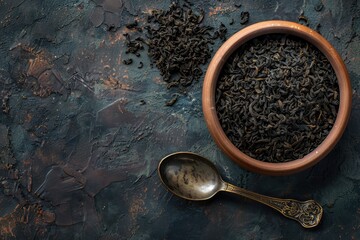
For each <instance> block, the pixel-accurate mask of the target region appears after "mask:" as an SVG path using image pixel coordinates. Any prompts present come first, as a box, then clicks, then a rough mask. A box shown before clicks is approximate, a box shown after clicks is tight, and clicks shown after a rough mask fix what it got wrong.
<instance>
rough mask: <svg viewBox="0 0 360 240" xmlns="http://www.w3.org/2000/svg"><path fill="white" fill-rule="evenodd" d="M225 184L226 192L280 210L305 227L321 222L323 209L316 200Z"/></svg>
mask: <svg viewBox="0 0 360 240" xmlns="http://www.w3.org/2000/svg"><path fill="white" fill-rule="evenodd" d="M225 185H226V188H225V191H226V192H231V193H235V194H238V195H240V196H243V197H246V198H249V199H252V200H255V201H257V202H260V203H263V204H265V205H267V206H269V207H271V208H273V209H275V210H278V211H279V212H280V213H281V214H282V215H284V216H285V217H288V218H291V219H294V220H296V221H298V222H299V223H300V224H301V225H302V226H303V227H305V228H312V227H315V226H317V225H318V224H319V223H320V220H321V217H322V214H323V209H322V207H321V206H320V204H319V203H317V202H315V201H314V200H308V201H304V202H301V201H298V200H294V199H280V198H274V197H267V196H264V195H261V194H258V193H254V192H250V191H248V190H245V189H243V188H240V187H237V186H234V185H232V184H230V183H226V184H225Z"/></svg>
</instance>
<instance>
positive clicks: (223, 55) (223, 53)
mask: <svg viewBox="0 0 360 240" xmlns="http://www.w3.org/2000/svg"><path fill="white" fill-rule="evenodd" d="M271 33H280V34H289V35H293V36H297V37H300V38H302V39H304V40H306V41H308V42H309V43H311V44H313V45H314V46H315V47H317V48H318V49H319V50H320V51H321V52H322V53H323V54H324V55H325V56H326V57H327V58H328V60H329V62H330V63H331V65H332V67H333V68H334V71H335V73H336V76H337V79H338V84H339V89H340V105H339V110H338V113H337V117H336V121H335V123H334V126H333V128H332V130H331V131H330V133H329V135H328V136H327V137H326V138H325V140H324V141H323V142H322V143H321V144H320V145H319V146H318V147H317V148H316V149H314V150H313V151H312V152H310V153H309V154H307V155H306V156H304V157H303V158H301V159H297V160H293V161H290V162H285V163H268V162H262V161H260V160H256V159H254V158H251V157H250V156H248V155H246V154H244V153H243V152H241V151H240V150H239V149H238V148H237V147H235V145H233V144H232V142H231V141H230V140H229V139H228V138H227V136H226V134H225V133H224V131H223V129H222V128H221V125H220V122H219V119H218V116H217V113H216V106H215V89H216V83H217V80H218V77H219V74H220V72H221V69H222V67H223V65H224V63H225V62H226V61H227V59H228V58H229V56H230V55H231V54H232V53H233V52H234V51H236V50H237V49H238V48H239V47H240V46H241V45H242V44H244V43H245V42H247V41H249V40H250V39H252V38H255V37H258V36H261V35H266V34H271ZM351 98H352V88H351V84H350V79H349V74H348V72H347V69H346V66H345V64H344V62H343V61H342V59H341V57H340V55H339V54H338V53H337V51H336V50H335V49H334V47H333V46H332V45H331V44H330V43H329V42H328V41H327V40H326V39H325V38H324V37H322V36H321V35H320V34H319V33H317V32H315V31H314V30H312V29H310V28H308V27H306V26H303V25H300V24H298V23H294V22H288V21H265V22H260V23H256V24H253V25H251V26H249V27H246V28H244V29H242V30H241V31H239V32H237V33H235V34H234V35H233V36H232V37H231V38H229V39H228V40H227V41H226V42H225V43H224V44H223V45H222V46H221V47H220V48H219V50H218V51H217V52H216V54H215V56H214V57H213V59H212V61H211V62H210V64H209V67H208V69H207V71H206V75H205V79H204V85H203V92H202V108H203V113H204V118H205V121H206V124H207V127H208V129H209V131H210V134H211V135H212V137H213V139H214V141H215V142H216V144H217V145H218V146H219V147H220V149H221V150H222V151H223V152H224V153H225V154H226V155H227V156H229V157H230V158H231V159H232V160H234V161H235V162H236V163H238V164H239V165H240V166H241V167H243V168H245V169H247V170H249V171H253V172H257V173H260V174H266V175H289V174H292V173H296V172H299V171H302V170H305V169H306V168H309V167H311V166H313V165H314V164H316V163H318V162H319V161H320V160H321V159H323V158H324V157H325V156H326V155H327V154H328V153H329V152H330V151H331V150H332V149H333V147H334V146H335V145H336V143H337V142H338V141H339V139H340V138H341V136H342V134H343V132H344V130H345V128H346V125H347V122H348V119H349V116H350V111H351V101H352V99H351Z"/></svg>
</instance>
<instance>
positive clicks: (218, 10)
mask: <svg viewBox="0 0 360 240" xmlns="http://www.w3.org/2000/svg"><path fill="white" fill-rule="evenodd" d="M233 10H234V8H233V7H222V6H217V7H214V8H210V12H209V17H211V16H213V15H219V14H224V13H227V12H231V11H233Z"/></svg>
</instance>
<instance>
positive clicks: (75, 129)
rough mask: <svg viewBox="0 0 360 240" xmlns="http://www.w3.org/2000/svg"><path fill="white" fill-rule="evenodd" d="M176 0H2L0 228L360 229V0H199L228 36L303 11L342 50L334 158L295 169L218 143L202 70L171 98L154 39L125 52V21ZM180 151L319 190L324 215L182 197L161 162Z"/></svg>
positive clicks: (205, 235) (268, 182) (94, 235)
mask: <svg viewBox="0 0 360 240" xmlns="http://www.w3.org/2000/svg"><path fill="white" fill-rule="evenodd" d="M170 2H171V1H168V0H159V1H140V0H116V1H110V0H93V1H75V0H65V1H43V0H32V1H30V0H16V1H15V0H0V16H1V21H0V36H1V39H0V55H1V58H0V96H1V97H2V99H1V101H0V105H2V109H1V110H0V179H1V181H0V239H172V240H173V239H184V236H186V239H360V225H359V222H360V208H359V195H360V189H359V186H360V169H359V168H360V149H359V146H360V145H359V143H360V135H359V130H360V121H359V118H360V111H359V110H360V107H359V106H360V105H359V104H360V97H359V89H358V88H359V83H360V68H359V64H358V63H359V54H358V53H359V46H360V45H359V44H360V40H359V37H358V34H359V30H360V20H359V12H360V6H359V4H358V2H357V1H356V0H350V1H345V0H335V1H325V0H319V1H318V0H314V1H302V0H296V1H270V0H255V1H250V0H248V1H247V0H246V1H245V0H244V1H235V2H236V4H235V3H234V1H233V0H226V1H225V0H223V1H220V0H219V1H210V0H206V1H193V2H194V7H195V8H197V7H199V8H203V9H204V10H205V19H204V23H205V24H206V25H212V26H214V27H218V26H219V25H220V22H223V23H224V24H225V25H226V26H227V28H228V31H227V37H229V36H230V35H231V34H233V33H235V32H237V31H238V30H240V29H242V28H244V27H246V26H248V25H249V24H252V23H256V22H259V21H264V20H269V19H283V20H290V21H298V20H299V16H300V15H301V14H302V15H303V16H305V17H306V18H307V19H308V21H307V22H306V23H307V24H308V25H309V27H311V28H313V29H316V30H318V31H319V32H320V33H321V34H322V35H323V36H324V37H325V38H326V39H328V40H329V41H330V42H331V43H332V44H333V45H334V47H335V48H336V49H337V50H338V51H339V53H340V54H341V56H342V57H343V59H344V61H345V64H346V65H347V67H348V70H349V73H350V76H351V81H352V85H353V89H354V96H353V110H352V115H351V119H350V121H349V125H348V128H347V130H346V132H345V134H344V136H343V138H342V139H341V141H340V142H339V143H338V145H337V146H336V148H335V149H334V150H333V151H332V152H331V153H330V154H329V155H328V156H327V157H326V158H325V159H324V160H322V161H321V162H320V163H319V164H317V165H316V166H314V167H313V168H311V169H309V170H307V171H304V172H302V173H299V174H295V175H292V176H287V177H269V176H261V175H257V174H254V173H250V172H247V171H245V170H243V169H241V168H240V167H239V166H237V165H236V164H234V163H233V162H232V161H231V160H230V159H229V158H227V157H226V156H224V155H223V154H222V153H221V152H220V150H219V149H218V148H217V147H216V146H215V144H214V142H213V140H212V139H211V137H210V135H209V132H208V130H207V128H206V126H205V122H204V119H203V116H202V111H201V87H202V84H201V81H200V82H198V83H194V84H193V85H192V86H191V87H190V88H189V89H188V91H187V93H186V94H184V95H183V96H181V97H180V98H179V99H178V101H177V102H176V104H174V105H173V106H172V107H167V106H165V102H166V101H168V100H169V99H171V97H172V96H173V93H174V92H172V91H171V90H169V89H166V88H165V87H164V85H165V83H164V82H163V81H162V80H161V77H160V75H159V72H158V71H157V69H155V68H151V67H150V63H149V59H148V57H147V56H146V54H145V53H144V54H142V56H141V58H137V57H133V61H134V62H133V64H131V65H128V66H126V65H123V64H122V60H123V59H127V58H128V55H126V54H125V51H126V50H125V49H126V48H125V37H124V36H123V34H124V33H129V32H130V33H133V32H132V31H133V30H129V29H126V28H125V27H124V25H125V24H127V23H130V22H133V21H134V19H136V20H137V21H138V22H139V23H140V24H141V23H142V22H146V17H145V15H144V14H145V13H148V12H150V11H151V10H152V9H155V8H157V9H159V8H161V9H166V8H168V6H169V4H170ZM188 2H190V1H188ZM181 3H184V2H183V1H181ZM320 3H322V4H323V7H321V8H320V7H319V6H318V4H320ZM239 4H241V6H239ZM242 11H248V12H249V13H250V19H249V22H248V23H247V24H245V25H242V24H240V13H241V12H242ZM135 15H137V16H135ZM232 19H234V21H233V24H231V25H230V24H229V23H230V22H232ZM304 23H305V22H304ZM220 44H221V42H216V43H215V45H214V46H213V48H214V52H213V54H214V53H215V51H216V49H217V48H218V47H219V46H220ZM140 62H143V68H142V69H138V68H137V67H138V66H139V63H140ZM203 70H204V71H205V70H206V66H205V67H204V69H203ZM174 151H193V152H196V153H199V154H201V155H203V156H205V157H208V158H210V159H211V160H212V161H213V162H214V163H215V164H216V165H217V166H218V168H219V170H220V172H221V173H222V175H223V176H224V178H225V179H226V180H228V181H230V182H232V183H234V184H237V185H239V186H242V187H245V188H248V189H250V190H253V191H256V192H259V193H263V194H267V195H271V196H279V197H287V198H298V199H302V200H306V199H310V198H311V199H316V200H317V201H319V202H320V203H321V204H322V205H323V206H324V211H325V213H324V219H323V223H322V224H321V226H319V227H318V228H316V229H314V230H311V231H307V230H304V229H302V228H301V227H300V226H299V225H298V224H297V223H296V222H294V221H290V220H287V219H285V218H283V217H282V216H281V215H280V214H278V213H276V212H274V211H273V210H271V209H268V208H267V207H265V206H261V205H259V204H257V203H254V202H250V201H247V200H244V199H242V198H239V197H236V196H230V195H227V194H219V195H217V196H216V197H215V198H214V199H212V200H209V201H206V202H189V201H185V200H182V199H179V198H177V197H174V196H172V195H171V194H170V193H169V192H167V191H166V190H165V188H164V187H163V186H162V185H161V183H160V181H159V178H158V177H157V173H156V167H157V164H158V161H159V160H160V159H161V158H162V157H164V156H165V155H167V154H169V153H171V152H174Z"/></svg>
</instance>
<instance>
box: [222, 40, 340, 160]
mask: <svg viewBox="0 0 360 240" xmlns="http://www.w3.org/2000/svg"><path fill="white" fill-rule="evenodd" d="M339 98H340V96H339V86H338V82H337V77H336V74H335V72H334V69H333V68H332V66H331V64H330V62H329V61H328V59H327V58H326V57H325V56H324V55H323V54H322V53H321V52H320V51H319V50H318V49H317V48H316V47H314V46H313V45H312V44H310V43H308V42H306V41H304V40H302V39H300V38H296V37H294V36H288V35H285V34H267V35H264V36H260V37H256V38H254V39H252V40H250V41H248V42H246V43H245V44H244V45H242V46H241V47H240V48H239V49H238V50H236V51H235V52H234V53H233V54H232V55H231V56H230V58H229V59H228V60H227V62H226V63H225V65H224V66H223V69H222V72H221V73H220V76H219V79H218V81H217V85H216V93H215V104H216V111H217V115H218V118H219V121H220V124H221V127H222V128H223V130H224V132H225V134H226V136H227V137H228V138H229V139H230V141H231V142H232V143H233V144H234V145H235V146H236V147H237V148H238V149H239V150H240V151H242V152H243V153H245V154H247V155H248V156H250V157H252V158H255V159H258V160H261V161H265V162H288V161H292V160H296V159H300V158H303V157H304V156H305V155H307V154H308V153H310V152H311V151H313V150H314V149H315V148H316V147H318V146H319V145H320V144H321V143H322V141H323V140H324V139H325V138H326V136H327V135H328V134H329V132H330V130H331V129H332V127H333V125H334V122H335V120H336V116H337V112H338V108H339Z"/></svg>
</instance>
